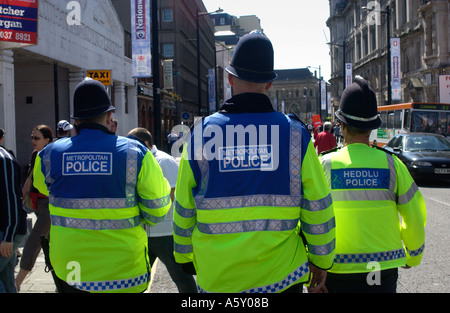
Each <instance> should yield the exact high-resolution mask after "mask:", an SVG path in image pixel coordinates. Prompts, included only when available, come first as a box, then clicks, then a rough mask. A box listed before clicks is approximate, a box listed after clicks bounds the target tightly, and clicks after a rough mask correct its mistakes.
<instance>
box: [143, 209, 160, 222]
mask: <svg viewBox="0 0 450 313" xmlns="http://www.w3.org/2000/svg"><path fill="white" fill-rule="evenodd" d="M141 217H142V218H143V219H145V220H147V221H149V222H151V223H153V224H159V223H161V222H162V221H164V220H165V219H166V216H165V215H164V216H155V215H150V214H149V213H147V212H145V211H143V210H141Z"/></svg>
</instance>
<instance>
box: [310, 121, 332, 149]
mask: <svg viewBox="0 0 450 313" xmlns="http://www.w3.org/2000/svg"><path fill="white" fill-rule="evenodd" d="M330 130H331V123H330V122H325V124H324V126H323V132H321V133H320V134H318V135H317V138H316V140H315V141H314V148H316V149H317V154H321V153H322V152H324V151H328V150H331V149H334V148H335V147H336V146H337V143H336V139H335V138H334V136H333V135H332V134H331V133H330Z"/></svg>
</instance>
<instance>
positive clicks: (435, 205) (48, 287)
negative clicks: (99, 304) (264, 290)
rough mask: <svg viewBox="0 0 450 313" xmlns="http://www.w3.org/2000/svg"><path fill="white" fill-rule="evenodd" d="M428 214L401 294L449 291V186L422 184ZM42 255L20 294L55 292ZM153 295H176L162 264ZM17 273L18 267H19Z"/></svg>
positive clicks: (400, 283) (158, 264)
mask: <svg viewBox="0 0 450 313" xmlns="http://www.w3.org/2000/svg"><path fill="white" fill-rule="evenodd" d="M419 188H420V191H421V192H422V195H423V196H424V198H425V202H426V204H427V212H428V222H427V228H426V243H425V255H424V257H423V260H422V264H421V265H420V266H419V267H416V268H411V269H408V270H406V269H400V270H399V281H398V288H397V292H399V293H448V292H450V275H449V274H448V273H449V271H450V263H449V262H448V260H449V259H450V249H449V245H448V242H449V241H450V232H449V229H450V183H449V182H446V183H441V184H439V185H437V184H433V185H431V184H420V185H419ZM44 268H45V264H44V259H43V257H42V255H41V256H40V257H39V258H38V261H37V263H36V267H35V269H34V270H33V272H32V273H31V274H30V275H29V276H28V277H27V279H26V280H25V282H24V284H23V285H22V290H21V293H54V292H55V287H54V284H53V281H52V278H51V275H50V274H48V273H45V272H44ZM153 269H154V271H153V273H152V283H151V287H150V289H149V292H150V293H177V292H178V290H177V288H176V286H175V284H174V283H173V282H172V280H171V279H170V276H169V274H168V272H167V270H166V268H165V266H164V264H163V263H162V262H160V261H159V260H157V261H156V264H155V265H154V267H153ZM16 271H17V268H16Z"/></svg>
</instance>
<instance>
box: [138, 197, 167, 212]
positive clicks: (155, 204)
mask: <svg viewBox="0 0 450 313" xmlns="http://www.w3.org/2000/svg"><path fill="white" fill-rule="evenodd" d="M139 203H141V204H142V205H144V206H145V207H146V208H149V209H160V208H163V207H165V206H167V205H169V203H170V195H167V196H165V197H163V198H160V199H156V200H147V199H143V198H139Z"/></svg>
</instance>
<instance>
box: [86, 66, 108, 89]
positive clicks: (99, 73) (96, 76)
mask: <svg viewBox="0 0 450 313" xmlns="http://www.w3.org/2000/svg"><path fill="white" fill-rule="evenodd" d="M86 74H87V77H89V78H92V79H93V80H98V81H99V82H101V83H102V84H103V85H104V86H111V70H95V71H94V70H93V71H87V72H86Z"/></svg>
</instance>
